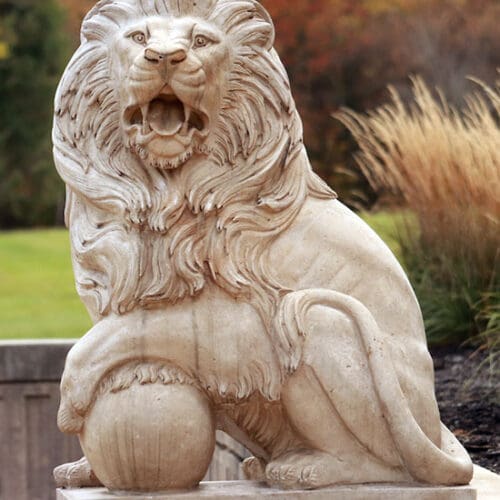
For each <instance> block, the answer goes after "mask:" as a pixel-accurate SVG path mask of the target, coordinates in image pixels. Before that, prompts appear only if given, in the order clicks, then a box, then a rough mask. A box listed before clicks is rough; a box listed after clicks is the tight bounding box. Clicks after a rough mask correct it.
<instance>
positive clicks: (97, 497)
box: [57, 481, 478, 500]
mask: <svg viewBox="0 0 500 500" xmlns="http://www.w3.org/2000/svg"><path fill="white" fill-rule="evenodd" d="M141 498H142V499H148V500H198V499H213V500H216V499H219V498H221V499H228V500H229V499H231V500H240V499H241V500H243V499H245V500H251V499H259V498H270V499H273V500H301V499H304V500H345V499H347V498H348V499H349V500H386V499H388V498H391V499H397V500H476V499H477V498H478V497H477V495H476V489H475V488H474V487H472V486H452V487H442V486H415V485H402V484H397V485H395V484H363V485H356V486H334V487H331V488H324V489H321V490H310V491H303V490H277V489H272V488H269V487H268V486H266V485H264V484H263V483H258V482H256V481H209V482H203V483H201V484H200V486H199V488H197V489H195V490H192V491H183V492H171V493H163V494H161V493H160V494H138V495H137V494H136V495H133V494H130V493H124V494H123V495H120V494H117V493H110V492H109V491H108V490H107V489H105V488H83V489H71V490H63V489H59V490H57V500H138V499H141Z"/></svg>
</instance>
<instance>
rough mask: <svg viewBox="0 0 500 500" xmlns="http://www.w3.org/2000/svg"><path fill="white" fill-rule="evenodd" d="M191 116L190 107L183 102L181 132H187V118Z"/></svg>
mask: <svg viewBox="0 0 500 500" xmlns="http://www.w3.org/2000/svg"><path fill="white" fill-rule="evenodd" d="M190 118H191V107H190V106H188V105H187V104H184V124H183V125H182V133H183V134H187V133H188V130H189V119H190Z"/></svg>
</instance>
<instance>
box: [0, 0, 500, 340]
mask: <svg viewBox="0 0 500 500" xmlns="http://www.w3.org/2000/svg"><path fill="white" fill-rule="evenodd" d="M262 3H263V4H264V5H265V6H266V8H267V9H268V10H269V11H270V13H271V15H272V17H273V19H274V21H275V24H276V48H277V50H278V52H279V53H280V55H281V57H282V59H283V61H284V63H285V65H286V67H287V69H288V72H289V75H290V79H291V84H292V89H293V94H294V96H295V99H296V101H297V105H298V108H299V111H300V113H301V116H302V118H303V121H304V127H305V143H306V145H307V147H308V151H309V155H310V158H311V161H312V163H313V166H314V168H315V170H316V171H317V172H318V173H319V174H320V175H321V176H322V177H323V178H324V179H325V180H326V181H327V182H328V183H329V184H330V185H331V186H333V187H334V189H335V190H336V191H337V192H338V193H339V195H340V197H341V199H342V201H344V202H345V203H347V204H348V205H349V206H351V207H353V208H355V209H356V210H358V211H360V213H361V215H362V216H363V217H364V218H365V220H367V221H368V223H370V224H372V225H373V226H374V227H375V229H376V230H377V231H378V232H379V233H380V234H381V235H382V237H383V238H384V239H385V240H386V242H387V243H388V244H389V246H391V248H392V249H393V250H394V251H395V253H396V254H397V256H398V258H399V259H400V261H401V262H402V264H403V266H405V268H406V270H407V272H408V273H409V275H410V278H411V280H412V282H413V285H414V287H415V288H416V291H417V295H418V296H419V299H420V301H421V303H422V307H423V309H424V316H425V319H426V324H427V327H428V333H429V336H430V338H431V340H433V341H435V342H455V343H456V342H462V341H463V340H464V339H468V338H473V339H476V340H477V339H479V338H480V339H481V340H480V343H482V344H484V343H485V342H486V343H487V344H488V345H489V343H491V342H493V343H495V342H498V330H499V324H500V317H499V316H500V313H499V307H500V306H499V300H498V298H499V291H498V272H497V270H498V239H499V238H498V233H499V231H498V230H499V228H498V221H499V211H500V208H499V207H500V201H499V194H498V192H499V190H500V188H499V175H500V174H499V170H500V166H499V155H500V153H499V151H498V150H499V149H500V148H499V132H498V117H499V115H498V90H497V89H498V87H497V83H496V81H497V79H498V72H497V68H498V67H499V66H500V60H499V57H500V56H499V55H500V36H499V31H500V28H499V27H500V2H499V1H498V0H358V1H352V0H294V1H293V2H290V1H289V0H287V1H285V0H263V2H262ZM93 4H94V2H93V1H92V0H0V337H2V338H19V337H57V336H64V337H72V336H80V335H81V334H82V333H84V332H85V331H86V329H87V328H88V326H89V325H90V322H89V320H88V318H87V315H86V313H85V311H84V310H83V307H82V306H81V305H80V303H79V301H78V298H77V297H76V295H75V292H74V286H73V280H72V272H71V267H70V260H69V245H68V241H67V233H66V232H65V230H64V229H61V228H60V226H61V225H62V222H63V211H64V186H63V183H62V182H61V180H60V179H59V177H58V175H57V173H56V171H55V168H54V166H53V162H52V157H51V140H50V129H51V121H52V105H53V95H54V92H55V88H56V85H57V83H58V80H59V78H60V76H61V74H62V71H63V69H64V67H65V65H66V63H67V61H68V59H69V57H70V56H71V54H72V53H73V51H74V49H75V48H76V47H77V44H78V39H79V36H78V30H79V25H80V23H81V20H82V19H83V16H84V14H85V13H86V12H87V11H88V10H89V8H90V7H91V6H92V5H93ZM412 77H413V80H412ZM417 77H418V79H415V78H417ZM470 77H473V78H474V81H472V80H471V79H470ZM478 81H479V82H480V83H478ZM388 86H392V94H391V93H390V92H389V90H388ZM437 88H439V92H438V91H437V90H436V89H437ZM474 95H475V97H474ZM391 106H392V107H391ZM344 108H348V109H349V110H351V111H350V112H347V111H345V110H344V111H343V112H341V113H340V114H339V111H340V110H342V109H344ZM384 109H385V115H384ZM370 110H372V118H370V116H368V115H366V114H365V113H366V112H368V111H370ZM377 112H378V113H382V114H381V115H379V116H378V118H377V116H376V113H377ZM476 112H477V113H476ZM353 113H358V114H353ZM475 113H476V114H475ZM334 115H336V116H335V117H334ZM471 117H472V118H471ZM370 119H371V120H372V121H370ZM377 120H378V121H377ZM384 120H385V122H384ZM456 120H458V122H457V121H456ZM395 122H397V123H398V125H397V127H396V130H395V131H394V130H393V131H392V132H391V131H390V128H391V124H393V123H395ZM379 125H381V126H382V129H383V130H384V131H385V132H387V133H388V134H389V135H386V136H384V134H383V133H382V134H380V127H379ZM377 127H378V128H377ZM474 127H475V128H474ZM405 128H406V135H405V134H403V133H401V134H400V133H399V131H403V130H404V129H405ZM377 130H378V132H377ZM438 130H442V131H446V133H444V132H443V133H442V134H439V133H437V131H438ZM416 131H418V134H420V135H419V138H418V140H417V139H416V136H415V133H416ZM389 132H390V133H392V135H390V133H389ZM418 134H417V135H418ZM461 134H462V135H461ZM437 136H439V141H440V142H436V141H437V139H436V137H437ZM483 139H484V140H483ZM419 141H420V142H419ZM431 144H432V147H431ZM462 147H463V148H465V150H463V151H462V150H461V149H460V148H462ZM431 150H432V151H431ZM374 151H375V154H374ZM459 151H460V154H457V152H459ZM386 152H389V153H390V154H389V156H388V157H386V156H385V153H386ZM479 152H481V154H482V156H481V154H478V153H479ZM431 153H432V154H431ZM391 169H392V170H391ZM472 171H473V172H474V176H472V175H471V172H472ZM437 172H441V174H439V175H438V174H437ZM450 172H451V174H450ZM412 176H413V177H412ZM450 179H451V181H450ZM398 182H399V184H398ZM405 182H406V185H405ZM474 183H476V184H474ZM417 185H418V186H419V189H415V186H417ZM436 185H439V186H441V187H442V186H445V187H444V188H443V189H441V190H440V192H439V193H437V191H436V189H435V187H436ZM415 191H418V192H421V193H422V194H419V195H416V194H415ZM438 191H439V190H438ZM471 192H474V193H476V194H475V195H474V196H473V197H471V196H465V193H471ZM485 199H486V202H487V203H485ZM424 209H425V210H424ZM368 211H370V213H368ZM471 225H472V226H474V227H477V231H475V232H474V231H471V230H470V227H471ZM443 241H446V245H444V244H443ZM478 245H479V246H480V247H481V251H476V250H477V246H478ZM483 247H484V248H483ZM483 250H484V251H483ZM456 271H460V272H456ZM455 274H459V275H460V276H459V277H457V276H455ZM485 332H486V333H485ZM492 332H493V333H492ZM485 339H487V341H486V340H485ZM492 339H493V340H492Z"/></svg>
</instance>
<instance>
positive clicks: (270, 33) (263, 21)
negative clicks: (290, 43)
mask: <svg viewBox="0 0 500 500" xmlns="http://www.w3.org/2000/svg"><path fill="white" fill-rule="evenodd" d="M253 4H254V5H255V12H256V14H257V16H256V19H258V21H259V26H258V28H257V29H256V31H257V30H258V34H259V35H261V36H260V38H259V41H260V44H261V45H262V47H264V48H265V49H266V50H271V49H272V48H273V46H274V37H275V31H274V23H273V20H272V18H271V16H270V15H269V12H267V10H266V9H265V8H264V7H263V5H262V4H260V3H259V2H257V1H253Z"/></svg>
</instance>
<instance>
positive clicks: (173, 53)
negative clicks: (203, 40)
mask: <svg viewBox="0 0 500 500" xmlns="http://www.w3.org/2000/svg"><path fill="white" fill-rule="evenodd" d="M144 57H145V58H146V59H147V60H148V61H149V62H153V63H167V64H168V65H169V66H170V65H174V64H177V63H180V62H182V61H184V59H186V57H187V54H186V51H185V50H184V49H183V48H175V49H171V50H157V49H154V48H151V47H148V48H147V49H146V50H145V51H144Z"/></svg>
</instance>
